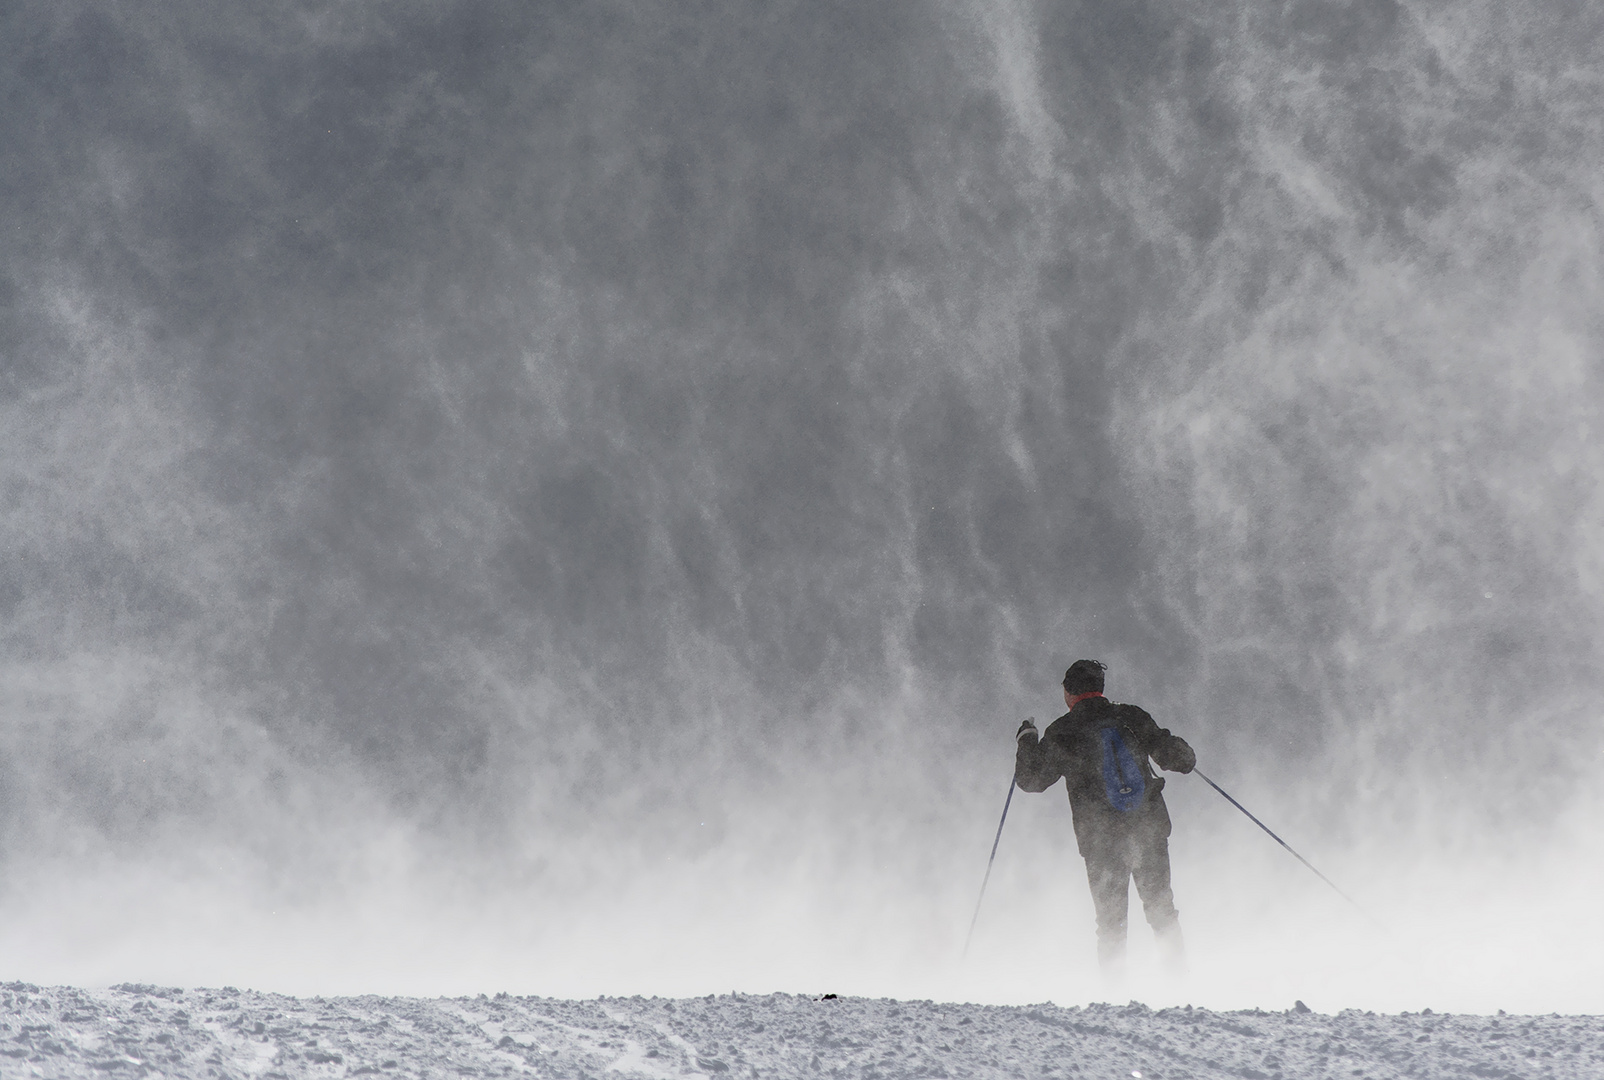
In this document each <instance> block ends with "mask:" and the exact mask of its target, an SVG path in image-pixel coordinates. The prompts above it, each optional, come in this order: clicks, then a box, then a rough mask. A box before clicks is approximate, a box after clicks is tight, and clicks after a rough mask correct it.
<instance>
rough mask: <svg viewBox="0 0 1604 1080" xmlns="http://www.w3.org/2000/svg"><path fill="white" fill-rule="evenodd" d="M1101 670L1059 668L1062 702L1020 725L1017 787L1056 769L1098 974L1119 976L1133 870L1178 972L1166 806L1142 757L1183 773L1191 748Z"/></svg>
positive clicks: (1048, 778) (1053, 778) (1042, 786)
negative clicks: (1087, 887) (1057, 712)
mask: <svg viewBox="0 0 1604 1080" xmlns="http://www.w3.org/2000/svg"><path fill="white" fill-rule="evenodd" d="M1106 670H1108V669H1107V667H1106V666H1105V665H1103V664H1101V663H1099V662H1098V661H1096V660H1077V661H1075V662H1074V663H1073V664H1071V665H1070V666H1069V670H1068V671H1066V672H1064V704H1065V705H1067V706H1069V712H1067V713H1065V714H1064V715H1063V716H1060V717H1059V718H1058V719H1057V720H1055V721H1053V723H1051V724H1050V725H1048V727H1047V732H1046V734H1045V735H1040V734H1038V733H1037V731H1036V724H1035V722H1034V721H1033V720H1026V721H1025V722H1024V723H1023V724H1021V725H1020V726H1019V732H1018V735H1017V740H1018V746H1019V749H1018V752H1017V753H1016V755H1015V758H1014V779H1015V781H1016V782H1017V783H1018V784H1019V786H1020V788H1021V789H1023V790H1025V791H1046V790H1047V789H1048V788H1049V787H1051V786H1052V785H1053V784H1054V783H1056V782H1057V780H1058V778H1059V777H1060V776H1062V777H1063V778H1064V781H1065V785H1066V786H1067V787H1068V789H1069V806H1070V811H1071V814H1072V816H1073V818H1074V822H1075V842H1076V845H1077V846H1078V847H1079V848H1080V853H1081V856H1082V857H1083V858H1085V860H1086V877H1087V879H1088V881H1089V882H1090V884H1091V888H1092V904H1093V906H1094V907H1095V908H1096V910H1097V959H1098V962H1099V963H1100V964H1101V966H1102V970H1103V974H1104V976H1105V977H1106V978H1109V979H1118V978H1119V976H1120V975H1121V974H1122V972H1123V969H1124V962H1125V924H1126V912H1127V908H1128V895H1129V893H1128V883H1129V881H1130V879H1131V878H1133V877H1134V878H1135V879H1136V893H1137V895H1138V896H1140V897H1141V898H1142V908H1143V910H1144V912H1145V913H1146V915H1147V921H1148V923H1149V924H1150V925H1151V926H1152V927H1153V932H1154V933H1155V934H1156V935H1157V937H1158V941H1159V947H1160V950H1161V952H1162V953H1163V955H1164V958H1165V962H1166V965H1167V966H1168V967H1169V968H1170V969H1171V970H1172V971H1177V972H1178V971H1180V970H1181V968H1182V966H1183V965H1184V963H1185V959H1184V953H1183V947H1182V942H1181V925H1180V921H1179V918H1178V916H1177V915H1176V911H1175V898H1174V896H1173V895H1172V893H1171V892H1170V852H1169V835H1170V813H1169V810H1168V809H1167V808H1166V807H1165V806H1164V796H1163V795H1161V794H1160V792H1161V791H1162V790H1163V788H1164V780H1163V778H1162V777H1159V776H1156V775H1154V773H1153V769H1152V766H1151V765H1150V764H1149V763H1148V758H1149V757H1151V758H1152V759H1153V761H1154V762H1155V763H1157V764H1158V766H1159V767H1160V768H1162V769H1166V770H1168V771H1170V772H1181V773H1186V772H1191V771H1192V767H1193V766H1194V765H1196V764H1197V755H1196V754H1195V753H1193V751H1192V748H1191V747H1190V746H1188V745H1187V744H1186V740H1184V739H1182V738H1180V737H1179V736H1176V735H1171V734H1170V733H1169V732H1168V731H1167V730H1165V729H1164V728H1161V727H1159V726H1158V724H1156V723H1154V721H1153V718H1152V717H1151V716H1149V715H1148V714H1147V713H1146V712H1145V711H1143V710H1142V709H1139V708H1137V707H1136V706H1135V705H1120V704H1116V703H1115V702H1112V701H1109V700H1108V699H1107V698H1106V697H1104V696H1103V672H1105V671H1106Z"/></svg>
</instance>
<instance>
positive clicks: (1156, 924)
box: [1131, 836, 1186, 972]
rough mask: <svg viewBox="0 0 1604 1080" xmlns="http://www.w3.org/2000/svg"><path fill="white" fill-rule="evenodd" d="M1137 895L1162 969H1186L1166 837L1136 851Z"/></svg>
mask: <svg viewBox="0 0 1604 1080" xmlns="http://www.w3.org/2000/svg"><path fill="white" fill-rule="evenodd" d="M1131 870H1132V876H1133V877H1134V878H1135V879H1136V895H1137V896H1139V897H1141V898H1142V911H1143V913H1144V914H1145V915H1146V916H1147V923H1148V925H1149V926H1151V927H1152V928H1153V933H1154V934H1155V935H1156V936H1157V937H1158V945H1159V952H1160V954H1161V955H1162V957H1163V960H1164V966H1165V967H1167V968H1169V969H1170V970H1171V971H1176V972H1179V971H1182V970H1184V969H1185V967H1186V947H1185V943H1184V942H1183V941H1182V939H1181V917H1180V914H1179V913H1178V912H1177V911H1176V910H1175V894H1174V892H1173V891H1172V890H1171V888H1170V842H1169V840H1168V838H1166V837H1162V836H1159V837H1152V838H1149V839H1147V840H1145V841H1144V842H1143V843H1142V844H1141V845H1140V847H1139V848H1138V849H1137V851H1136V860H1135V866H1133V867H1132V868H1131Z"/></svg>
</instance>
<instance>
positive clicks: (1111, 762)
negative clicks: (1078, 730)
mask: <svg viewBox="0 0 1604 1080" xmlns="http://www.w3.org/2000/svg"><path fill="white" fill-rule="evenodd" d="M1097 734H1098V736H1099V737H1100V738H1101V739H1102V740H1103V789H1104V790H1105V791H1106V792H1107V793H1108V801H1109V802H1110V803H1111V804H1112V805H1113V807H1114V809H1116V810H1118V811H1120V812H1121V813H1124V812H1126V811H1130V810H1134V809H1136V808H1137V807H1138V806H1140V805H1141V802H1142V795H1143V794H1144V793H1145V792H1146V791H1147V781H1146V780H1144V779H1143V778H1142V764H1141V762H1139V761H1137V760H1136V755H1135V754H1133V753H1131V748H1130V747H1129V746H1126V745H1125V736H1124V735H1122V734H1120V730H1119V728H1117V727H1106V728H1102V729H1100V730H1099V731H1098V732H1097Z"/></svg>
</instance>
